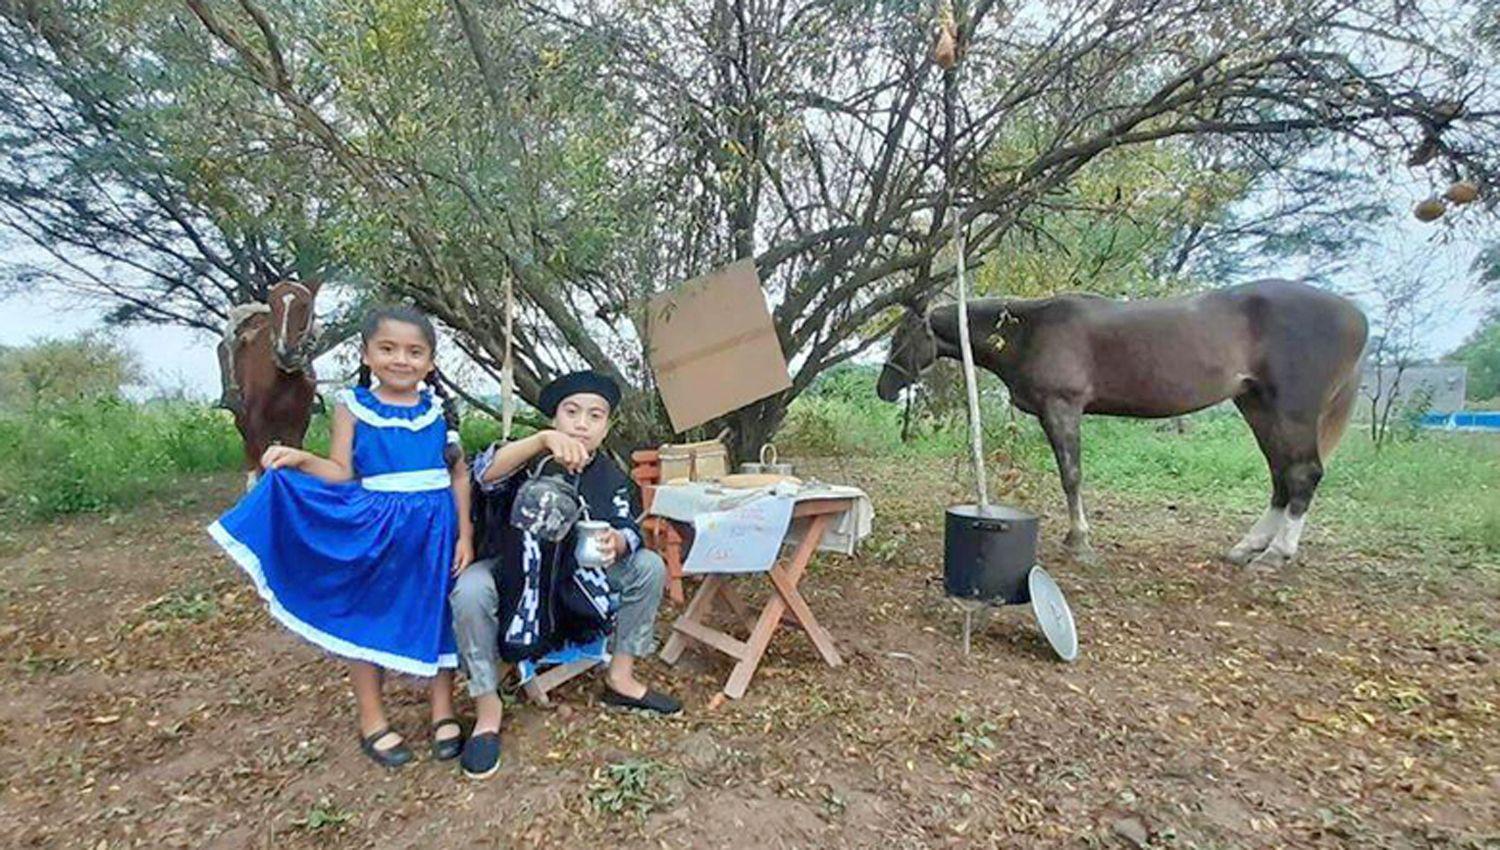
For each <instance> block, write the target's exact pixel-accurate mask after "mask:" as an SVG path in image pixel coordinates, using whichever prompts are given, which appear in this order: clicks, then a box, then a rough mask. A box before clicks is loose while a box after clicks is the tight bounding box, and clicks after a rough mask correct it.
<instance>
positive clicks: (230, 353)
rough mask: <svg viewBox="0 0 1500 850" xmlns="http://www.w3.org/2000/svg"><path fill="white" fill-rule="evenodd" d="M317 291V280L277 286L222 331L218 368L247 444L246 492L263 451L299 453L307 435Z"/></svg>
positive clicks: (313, 389) (312, 387) (312, 393)
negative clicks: (286, 448)
mask: <svg viewBox="0 0 1500 850" xmlns="http://www.w3.org/2000/svg"><path fill="white" fill-rule="evenodd" d="M317 292H318V283H317V282H315V281H314V282H310V283H306V284H302V283H296V282H293V281H283V282H281V283H278V284H276V285H275V286H273V287H271V291H270V293H269V297H268V298H267V301H268V302H269V303H267V304H257V305H246V306H244V307H240V308H236V311H235V313H233V314H231V317H230V325H229V327H227V328H226V329H225V338H224V342H223V343H221V344H220V365H221V367H225V378H226V380H225V383H226V393H225V394H226V395H227V396H230V404H231V408H230V409H231V410H233V411H234V424H235V426H236V427H238V428H239V430H240V436H241V437H243V438H244V441H245V485H246V488H247V489H248V488H249V487H252V486H254V484H255V480H256V478H257V476H258V475H259V473H260V457H261V455H262V454H264V453H265V451H266V449H267V448H269V447H270V446H273V445H283V446H296V447H298V448H301V446H302V439H303V438H304V437H305V436H306V435H307V423H308V421H309V420H310V419H311V418H312V409H313V400H314V398H315V396H316V390H317V379H316V376H315V375H314V374H313V367H312V355H313V345H314V343H315V342H316V339H315V337H316V334H315V332H314V330H313V319H314V313H313V299H314V298H315V297H316V296H317Z"/></svg>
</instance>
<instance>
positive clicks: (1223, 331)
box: [877, 280, 1368, 567]
mask: <svg viewBox="0 0 1500 850" xmlns="http://www.w3.org/2000/svg"><path fill="white" fill-rule="evenodd" d="M909 307H910V309H909V310H908V313H907V315H906V317H905V318H904V319H903V320H902V322H901V324H900V325H899V326H898V327H897V329H896V334H895V337H894V338H893V339H892V341H891V354H890V358H889V359H888V360H887V361H886V364H885V368H884V369H883V370H882V371H881V373H880V383H879V386H878V387H877V392H878V393H879V394H880V397H881V398H882V399H884V400H886V401H894V400H895V399H896V398H897V396H898V394H899V393H900V391H901V389H902V388H903V387H906V386H907V385H908V384H911V383H912V382H913V381H915V380H916V378H917V375H918V374H919V373H920V372H921V371H922V370H924V369H926V368H927V367H928V366H930V365H932V363H933V362H934V361H935V360H936V359H937V358H938V357H953V358H958V357H960V354H959V348H958V307H957V305H953V304H948V305H944V306H941V307H937V308H935V309H933V310H932V311H931V312H930V313H924V312H923V310H922V309H921V306H920V305H917V304H912V305H909ZM969 331H970V340H972V343H973V346H974V361H975V364H976V365H977V366H980V367H982V368H985V369H988V370H989V371H991V372H993V373H995V374H996V375H997V376H999V378H1000V380H1001V381H1004V382H1005V386H1006V387H1007V388H1008V389H1009V390H1010V396H1011V400H1012V403H1014V404H1015V406H1016V407H1018V408H1020V409H1021V410H1023V411H1025V412H1026V413H1030V414H1033V415H1035V416H1036V417H1037V418H1038V419H1040V420H1041V423H1042V429H1043V430H1044V431H1046V433H1047V439H1048V440H1049V441H1050V442H1051V444H1052V452H1053V454H1054V455H1055V456H1056V458H1057V466H1058V471H1059V473H1060V474H1061V476H1062V486H1063V492H1064V494H1065V495H1066V497H1067V500H1068V512H1069V519H1070V523H1069V530H1068V536H1067V540H1066V544H1067V546H1068V547H1069V549H1070V550H1071V551H1072V552H1073V554H1075V555H1076V556H1080V557H1090V556H1091V555H1092V550H1091V548H1090V546H1089V528H1088V521H1087V520H1086V519H1085V517H1084V512H1083V500H1082V498H1081V495H1080V493H1079V484H1080V481H1081V464H1080V458H1079V434H1078V431H1079V419H1080V418H1081V417H1082V416H1083V415H1084V414H1086V413H1100V414H1106V415H1112V416H1130V417H1136V418H1159V417H1169V416H1178V415H1181V414H1184V413H1190V412H1192V411H1195V410H1201V409H1203V408H1206V407H1209V406H1211V405H1214V404H1217V403H1218V402H1220V401H1223V400H1225V399H1231V398H1232V399H1234V403H1235V405H1236V406H1237V407H1238V408H1239V410H1240V413H1241V414H1242V415H1243V416H1244V417H1245V420H1246V421H1247V422H1248V423H1249V424H1250V430H1251V431H1253V432H1254V433H1255V439H1256V441H1257V442H1258V443H1259V444H1260V450H1261V452H1262V453H1263V454H1264V455H1265V457H1266V463H1267V464H1268V465H1269V466H1270V469H1271V505H1270V507H1269V508H1268V509H1267V510H1266V512H1265V514H1264V515H1263V516H1262V517H1261V518H1260V519H1259V520H1258V521H1257V522H1256V523H1255V525H1254V526H1253V527H1252V528H1251V529H1250V531H1249V533H1248V534H1246V535H1245V537H1244V539H1242V540H1241V541H1240V542H1239V543H1238V544H1236V545H1235V546H1234V548H1232V549H1230V550H1229V558H1230V560H1232V561H1234V562H1235V563H1239V564H1246V563H1250V562H1251V561H1252V560H1253V561H1254V563H1255V564H1256V565H1257V566H1268V567H1275V566H1281V565H1283V564H1286V563H1288V562H1290V561H1291V560H1292V559H1293V558H1295V557H1296V554H1297V544H1298V540H1299V539H1300V537H1301V534H1302V528H1303V524H1304V523H1305V521H1306V515H1307V508H1308V505H1309V503H1311V501H1312V497H1313V493H1314V491H1315V490H1317V487H1318V481H1319V480H1320V479H1321V478H1322V477H1323V465H1324V463H1325V462H1326V461H1327V460H1328V456H1329V454H1330V453H1331V452H1332V451H1333V448H1334V446H1335V445H1337V443H1338V441H1339V437H1340V436H1342V435H1343V431H1344V426H1345V425H1346V424H1347V423H1348V421H1349V411H1350V408H1351V407H1352V405H1353V403H1354V400H1355V394H1356V391H1357V390H1358V387H1359V365H1360V358H1361V355H1362V354H1363V352H1364V346H1365V337H1366V335H1367V333H1368V327H1367V323H1366V321H1365V317H1364V314H1363V313H1361V312H1360V310H1359V308H1358V307H1356V306H1355V305H1354V304H1353V303H1352V302H1350V301H1348V300H1347V299H1344V298H1341V297H1339V296H1337V295H1333V294H1331V293H1328V292H1325V291H1323V290H1320V289H1316V288H1314V287H1311V286H1307V285H1305V284H1301V283H1292V282H1289V281H1283V280H1263V281H1258V282H1255V283H1248V284H1245V285H1243V286H1234V287H1229V288H1227V289H1219V290H1214V291H1211V292H1204V293H1201V294H1197V295H1187V296H1183V297H1180V298H1166V299H1157V300H1146V301H1113V300H1110V299H1107V298H1100V297H1097V296H1090V295H1060V296H1057V297H1055V298H1043V299H1038V300H1027V301H1021V300H1005V299H997V298H981V299H977V300H975V301H974V302H973V303H972V304H971V305H970V310H969Z"/></svg>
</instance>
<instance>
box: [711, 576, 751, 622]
mask: <svg viewBox="0 0 1500 850" xmlns="http://www.w3.org/2000/svg"><path fill="white" fill-rule="evenodd" d="M719 595H720V596H722V597H724V601H725V602H727V603H729V610H731V611H733V612H734V616H735V618H736V619H738V620H739V621H740V622H741V623H744V624H745V628H747V629H753V628H755V613H754V612H752V611H751V610H750V606H749V605H747V604H745V597H743V596H741V595H740V592H739V591H738V590H735V589H734V584H733V583H731V582H727V581H726V582H724V587H723V588H722V589H721V590H720V591H719Z"/></svg>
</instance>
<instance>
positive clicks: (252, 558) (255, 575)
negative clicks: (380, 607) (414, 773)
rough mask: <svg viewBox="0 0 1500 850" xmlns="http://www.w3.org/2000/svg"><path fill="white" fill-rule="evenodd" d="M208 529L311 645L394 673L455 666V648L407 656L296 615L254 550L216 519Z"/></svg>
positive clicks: (276, 613) (274, 610) (277, 614)
mask: <svg viewBox="0 0 1500 850" xmlns="http://www.w3.org/2000/svg"><path fill="white" fill-rule="evenodd" d="M208 533H209V536H211V537H213V539H214V542H216V543H218V544H219V545H220V546H221V547H223V548H224V552H225V553H226V554H228V555H229V557H230V558H231V559H233V560H234V562H235V563H236V564H239V566H240V569H242V570H244V571H245V572H246V573H247V574H248V575H249V576H250V580H251V581H253V582H254V583H255V591H256V592H257V593H259V594H260V598H262V599H264V600H266V604H267V605H268V606H270V609H271V616H272V617H274V618H275V619H276V621H277V622H279V623H281V624H282V625H283V626H286V627H287V628H288V629H291V630H292V632H293V633H295V634H296V635H297V636H299V637H301V638H303V639H304V640H307V641H309V642H310V643H312V644H314V645H315V646H318V647H319V648H321V649H325V650H327V651H329V652H331V653H333V654H335V655H341V656H343V657H345V658H352V659H354V660H355V661H367V662H369V663H371V664H378V665H380V666H381V667H384V668H386V669H387V670H395V671H397V672H398V673H408V674H410V675H413V676H424V677H431V676H434V675H436V674H437V673H438V671H439V670H440V669H452V668H455V667H457V666H458V653H456V652H449V653H441V654H439V655H438V658H437V663H436V664H434V663H432V662H429V661H421V660H419V659H416V658H408V657H406V656H404V655H396V654H394V653H390V652H384V651H382V650H379V649H370V648H369V647H366V646H360V645H359V644H355V643H350V642H349V641H347V640H344V639H343V638H341V637H337V636H335V635H331V634H329V633H327V632H325V631H323V630H322V629H319V628H317V627H316V626H313V625H311V624H310V623H307V622H305V621H303V620H300V619H298V618H297V616H296V615H294V614H293V613H292V612H290V611H288V610H287V609H286V608H284V607H282V605H281V603H280V602H279V601H277V599H276V594H274V593H272V592H271V588H270V587H269V586H267V584H266V576H265V572H264V571H263V570H262V569H261V566H260V558H259V557H257V556H256V554H255V553H254V552H252V551H250V547H248V546H246V545H245V544H243V543H241V542H240V541H239V540H237V539H235V537H234V535H232V534H230V533H229V531H228V530H227V529H225V528H224V526H223V525H222V524H220V523H219V522H217V521H216V522H214V523H213V524H212V525H210V526H209V527H208Z"/></svg>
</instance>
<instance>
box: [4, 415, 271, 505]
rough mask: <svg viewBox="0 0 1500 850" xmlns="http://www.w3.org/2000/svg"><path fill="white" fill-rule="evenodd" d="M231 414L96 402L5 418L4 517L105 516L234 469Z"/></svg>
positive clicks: (237, 448) (237, 444) (236, 459)
mask: <svg viewBox="0 0 1500 850" xmlns="http://www.w3.org/2000/svg"><path fill="white" fill-rule="evenodd" d="M240 455H241V449H240V441H239V435H238V434H237V433H236V432H235V430H234V424H233V423H232V422H231V421H230V419H229V416H228V414H226V413H223V412H222V411H215V410H211V409H209V408H206V407H203V406H201V405H192V404H186V403H180V402H172V403H158V404H145V405H138V404H131V403H128V402H124V401H119V400H115V399H98V400H94V401H87V402H77V403H71V404H59V405H50V406H45V407H39V408H33V409H30V410H27V411H25V412H21V413H6V414H4V415H0V512H3V513H5V514H8V515H21V516H25V517H29V518H36V519H45V518H47V517H52V516H56V515H59V514H68V513H80V512H87V511H99V510H105V509H107V508H110V507H114V506H117V505H122V504H128V503H131V502H134V501H136V500H138V499H140V498H141V497H143V496H149V495H152V494H154V493H158V492H161V491H162V490H164V489H166V488H169V487H170V486H171V485H172V482H173V481H175V480H176V479H177V477H178V476H180V475H183V474H186V473H202V472H217V471H220V470H225V469H233V468H234V467H235V465H236V464H238V462H239V458H240Z"/></svg>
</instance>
